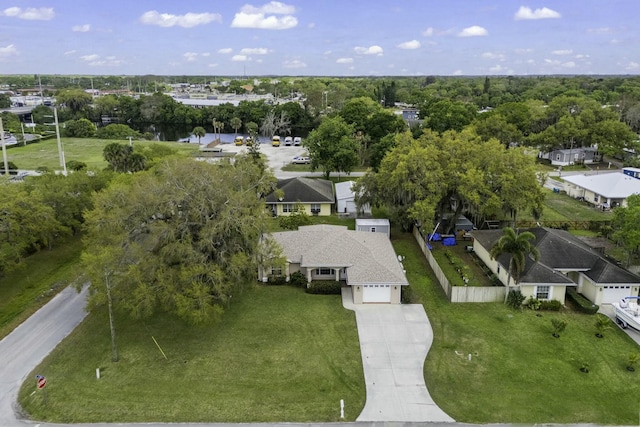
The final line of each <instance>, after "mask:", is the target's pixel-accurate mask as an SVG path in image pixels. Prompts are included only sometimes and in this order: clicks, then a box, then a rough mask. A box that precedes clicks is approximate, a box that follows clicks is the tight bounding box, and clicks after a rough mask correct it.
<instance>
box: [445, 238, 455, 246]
mask: <svg viewBox="0 0 640 427" xmlns="http://www.w3.org/2000/svg"><path fill="white" fill-rule="evenodd" d="M442 244H443V245H444V246H455V245H456V238H455V237H445V238H444V239H443V240H442Z"/></svg>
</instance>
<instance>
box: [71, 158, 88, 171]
mask: <svg viewBox="0 0 640 427" xmlns="http://www.w3.org/2000/svg"><path fill="white" fill-rule="evenodd" d="M67 169H69V170H72V171H76V172H77V171H81V170H85V169H87V164H86V163H85V162H79V161H77V160H69V161H68V162H67Z"/></svg>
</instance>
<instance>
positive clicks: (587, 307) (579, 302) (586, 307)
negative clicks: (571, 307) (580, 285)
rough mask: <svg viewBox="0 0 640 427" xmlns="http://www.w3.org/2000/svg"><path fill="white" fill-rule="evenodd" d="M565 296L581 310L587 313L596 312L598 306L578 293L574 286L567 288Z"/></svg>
mask: <svg viewBox="0 0 640 427" xmlns="http://www.w3.org/2000/svg"><path fill="white" fill-rule="evenodd" d="M567 296H568V297H569V300H570V301H572V302H573V303H574V304H575V306H576V307H577V308H578V310H580V311H581V312H583V313H587V314H596V313H597V312H598V306H597V305H596V304H594V303H592V302H591V301H589V300H588V299H586V298H585V297H584V296H583V295H581V294H579V293H578V291H576V290H575V289H574V288H567Z"/></svg>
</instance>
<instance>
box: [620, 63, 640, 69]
mask: <svg viewBox="0 0 640 427" xmlns="http://www.w3.org/2000/svg"><path fill="white" fill-rule="evenodd" d="M639 68H640V64H638V63H637V62H633V61H631V62H629V63H628V64H627V65H626V66H625V67H624V69H625V70H637V69H639Z"/></svg>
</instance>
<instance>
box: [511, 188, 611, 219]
mask: <svg viewBox="0 0 640 427" xmlns="http://www.w3.org/2000/svg"><path fill="white" fill-rule="evenodd" d="M542 191H543V192H544V194H545V205H544V210H543V212H542V217H541V220H542V221H567V222H572V221H606V220H610V219H611V218H612V216H613V214H612V213H611V212H603V211H602V210H599V209H596V208H594V207H593V206H592V205H590V204H588V203H586V202H581V201H579V200H577V199H574V198H573V197H569V196H567V195H566V194H564V193H554V192H553V191H551V190H549V189H547V188H543V189H542ZM518 220H522V221H532V220H533V217H532V216H531V214H530V213H529V212H524V211H523V212H518Z"/></svg>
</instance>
